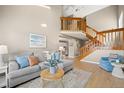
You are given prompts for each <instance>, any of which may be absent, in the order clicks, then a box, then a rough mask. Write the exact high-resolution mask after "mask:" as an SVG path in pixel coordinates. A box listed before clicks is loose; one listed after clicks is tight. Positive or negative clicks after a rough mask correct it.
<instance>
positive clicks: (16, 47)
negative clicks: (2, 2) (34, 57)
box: [0, 5, 61, 53]
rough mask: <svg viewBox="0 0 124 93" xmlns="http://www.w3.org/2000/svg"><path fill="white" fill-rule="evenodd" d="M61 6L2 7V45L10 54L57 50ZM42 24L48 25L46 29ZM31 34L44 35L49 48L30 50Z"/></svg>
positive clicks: (0, 37) (0, 11)
mask: <svg viewBox="0 0 124 93" xmlns="http://www.w3.org/2000/svg"><path fill="white" fill-rule="evenodd" d="M60 16H61V6H51V10H48V9H46V8H43V7H41V6H19V5H18V6H13V5H12V6H0V44H5V45H7V46H8V48H9V52H10V53H15V52H20V51H39V52H41V51H42V50H56V49H57V48H58V44H59V41H58V40H59V33H60ZM41 24H47V27H46V28H43V27H41ZM29 33H34V34H44V35H46V37H47V48H44V49H42V48H38V49H36V48H29Z"/></svg>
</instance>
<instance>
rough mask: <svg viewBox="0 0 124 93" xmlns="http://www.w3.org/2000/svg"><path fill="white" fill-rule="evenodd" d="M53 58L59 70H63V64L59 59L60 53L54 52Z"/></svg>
mask: <svg viewBox="0 0 124 93" xmlns="http://www.w3.org/2000/svg"><path fill="white" fill-rule="evenodd" d="M54 58H55V60H56V62H57V66H58V68H59V69H63V62H62V61H61V57H60V52H55V53H54Z"/></svg>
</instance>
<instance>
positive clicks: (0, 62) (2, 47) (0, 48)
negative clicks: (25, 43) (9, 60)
mask: <svg viewBox="0 0 124 93" xmlns="http://www.w3.org/2000/svg"><path fill="white" fill-rule="evenodd" d="M7 53H8V49H7V46H6V45H0V66H3V65H4V61H3V54H7Z"/></svg>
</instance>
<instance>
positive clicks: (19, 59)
mask: <svg viewBox="0 0 124 93" xmlns="http://www.w3.org/2000/svg"><path fill="white" fill-rule="evenodd" d="M16 61H17V63H18V64H19V67H20V69H22V68H25V67H27V66H29V62H28V58H27V57H25V56H17V57H16Z"/></svg>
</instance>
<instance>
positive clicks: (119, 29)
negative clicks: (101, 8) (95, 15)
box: [98, 28, 124, 34]
mask: <svg viewBox="0 0 124 93" xmlns="http://www.w3.org/2000/svg"><path fill="white" fill-rule="evenodd" d="M120 31H124V28H117V29H111V30H105V31H101V32H98V34H101V33H110V32H120Z"/></svg>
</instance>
